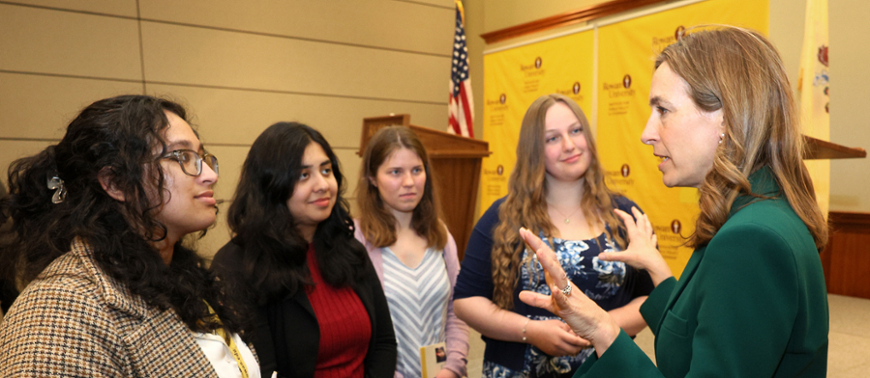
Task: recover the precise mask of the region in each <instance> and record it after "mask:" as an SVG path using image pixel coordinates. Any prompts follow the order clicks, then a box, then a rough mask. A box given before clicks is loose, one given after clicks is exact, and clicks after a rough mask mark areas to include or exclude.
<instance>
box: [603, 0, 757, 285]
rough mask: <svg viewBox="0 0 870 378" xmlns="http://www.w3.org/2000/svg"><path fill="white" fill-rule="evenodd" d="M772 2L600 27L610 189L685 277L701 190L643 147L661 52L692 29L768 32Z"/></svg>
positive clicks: (717, 5) (706, 6) (699, 6)
mask: <svg viewBox="0 0 870 378" xmlns="http://www.w3.org/2000/svg"><path fill="white" fill-rule="evenodd" d="M768 14H769V3H768V1H759V0H709V1H705V2H700V3H695V4H691V5H686V6H683V7H679V8H674V9H671V10H668V11H665V12H660V13H655V14H651V15H648V16H644V17H638V18H634V19H631V20H628V21H624V22H620V23H616V24H612V25H608V26H604V27H601V28H600V29H599V30H598V41H599V55H598V59H599V62H600V63H599V71H598V127H597V134H598V135H597V141H598V151H599V152H598V153H599V157H600V159H601V162H602V165H603V166H604V169H605V171H606V177H607V179H608V180H607V181H608V186H610V187H611V188H612V189H614V190H616V191H618V192H620V193H623V194H624V195H625V196H627V197H628V198H630V199H632V200H634V201H635V202H636V203H637V204H638V205H639V206H640V207H641V208H643V210H644V211H645V212H646V213H647V214H649V217H650V221H652V223H653V226H654V227H655V231H656V234H657V236H658V241H659V250H660V251H661V253H662V256H663V257H664V258H665V260H666V261H667V262H668V264H669V265H670V267H671V270H672V271H673V272H674V275H675V276H676V277H679V276H680V274H681V273H682V271H683V268H684V267H685V265H686V262H687V261H688V259H689V257H690V256H691V253H692V250H691V249H690V248H688V247H685V246H683V243H684V242H685V237H687V236H689V235H691V234H692V232H694V227H695V220H696V219H697V215H698V192H697V189H694V188H667V187H665V186H664V184H663V183H662V174H661V172H659V171H658V168H657V166H658V163H659V162H660V161H659V160H658V159H657V158H656V157H655V156H653V151H652V148H651V147H648V146H644V145H643V144H641V141H640V135H641V133H642V132H643V129H644V126H645V125H646V122H647V119H648V118H649V115H650V107H649V90H650V82H651V80H652V74H653V71H654V62H655V58H656V55H657V54H658V53H659V52H661V50H662V49H664V48H665V47H666V46H668V45H670V44H672V43H674V42H676V41H677V39H679V38H681V37H682V36H683V35H684V34H685V32H686V29H687V28H690V27H692V26H695V25H702V24H728V25H736V26H743V27H748V28H752V29H755V30H759V31H761V32H762V33H765V34H766V33H767V30H768V20H769V16H768Z"/></svg>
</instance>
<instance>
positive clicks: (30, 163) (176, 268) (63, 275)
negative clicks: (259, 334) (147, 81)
mask: <svg viewBox="0 0 870 378" xmlns="http://www.w3.org/2000/svg"><path fill="white" fill-rule="evenodd" d="M186 118H187V117H186V112H185V109H184V108H183V107H182V106H181V105H178V104H176V103H174V102H171V101H167V100H163V99H158V98H154V97H150V96H119V97H114V98H109V99H104V100H100V101H97V102H95V103H93V104H91V105H89V106H88V107H86V108H85V109H84V110H82V111H81V113H80V114H79V115H78V116H77V117H76V118H75V119H74V120H73V121H72V122H71V123H70V124H69V126H68V127H67V130H66V134H65V135H64V137H63V139H62V140H61V141H60V142H59V143H58V144H56V145H53V146H50V147H48V148H46V149H45V150H43V151H42V152H40V153H39V154H37V155H34V156H31V157H26V158H23V159H20V160H17V161H15V162H14V163H13V164H12V166H11V167H10V169H9V177H8V183H9V195H8V196H7V197H5V198H4V199H3V200H2V201H0V215H2V216H3V217H6V216H11V218H12V227H11V228H10V229H9V230H6V231H3V235H0V240H4V241H6V242H5V243H4V245H3V246H2V247H0V261H3V262H4V263H3V265H2V266H0V276H2V277H4V278H6V279H7V280H10V281H11V282H20V283H23V284H26V288H24V290H23V291H22V292H21V295H20V296H19V297H18V299H17V300H16V301H15V303H14V304H13V305H12V307H11V308H10V310H9V313H8V314H7V315H6V318H5V320H4V322H3V323H2V324H0V351H2V353H0V376H3V377H8V376H16V377H20V376H74V377H86V376H104V377H121V376H125V377H170V376H174V377H178V376H185V377H220V378H228V377H233V378H235V377H243V378H255V377H260V368H259V364H258V362H257V360H256V358H255V357H254V355H253V353H252V352H251V349H250V348H249V347H248V346H247V345H246V344H245V343H244V342H243V341H242V339H241V338H240V337H239V331H240V330H241V329H242V325H243V319H242V318H241V317H240V316H239V315H238V312H237V311H236V308H235V307H234V306H233V302H232V300H231V299H230V298H227V297H226V296H225V295H224V294H223V293H224V291H225V290H224V288H222V287H221V282H220V281H218V280H216V279H215V278H214V276H213V275H212V274H211V273H210V272H209V271H207V270H205V269H203V268H202V261H201V259H200V258H199V257H197V255H196V253H194V251H192V250H190V249H188V248H186V247H184V246H183V241H184V239H185V238H186V237H187V235H189V234H193V233H200V234H201V235H202V234H203V233H204V232H205V230H206V228H208V227H209V226H211V225H212V223H214V221H215V217H216V207H215V204H216V201H215V198H214V192H213V191H212V187H213V186H214V184H215V183H216V182H217V179H218V172H217V171H218V164H217V163H218V161H217V158H216V157H214V156H213V155H211V154H209V153H208V152H207V151H206V150H205V148H204V146H203V144H202V142H200V140H199V137H198V136H197V134H196V132H195V131H194V130H193V129H192V128H191V126H190V125H189V124H188V123H187V121H186ZM203 162H205V164H203Z"/></svg>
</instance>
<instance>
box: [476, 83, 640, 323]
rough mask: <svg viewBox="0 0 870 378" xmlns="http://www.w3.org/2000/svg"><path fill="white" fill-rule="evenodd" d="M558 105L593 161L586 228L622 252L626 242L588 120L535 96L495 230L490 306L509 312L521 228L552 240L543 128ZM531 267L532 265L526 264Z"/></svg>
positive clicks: (584, 204)
mask: <svg viewBox="0 0 870 378" xmlns="http://www.w3.org/2000/svg"><path fill="white" fill-rule="evenodd" d="M556 103H563V104H565V105H567V106H568V108H570V109H571V110H572V111H573V112H574V115H576V116H577V119H578V120H579V121H580V125H581V126H582V127H583V135H584V136H585V137H586V143H587V146H588V152H589V153H590V154H591V156H592V161H591V163H590V164H589V168H588V169H587V170H586V173H585V175H584V178H585V180H584V184H583V197H582V198H581V201H580V205H581V208H582V209H583V214H584V215H585V216H586V220H587V222H588V223H589V227H590V228H596V227H599V226H602V225H607V227H609V228H610V230H611V235H607V238H608V240H610V238H611V237H612V238H613V239H614V241H615V242H616V244H617V245H619V247H620V248H625V244H626V241H625V239H624V238H623V237H622V236H621V235H620V232H619V231H618V230H621V229H623V228H624V226H623V225H622V223H621V222H620V221H619V220H618V219H617V218H616V216H615V215H614V214H613V211H612V209H613V197H614V196H615V195H616V194H615V193H614V192H612V191H611V190H610V189H608V188H607V185H606V184H605V183H604V169H603V168H602V167H601V163H600V162H599V161H598V151H597V148H596V146H595V139H594V138H593V136H592V130H591V128H590V127H589V121H588V120H587V119H586V115H585V114H584V113H583V110H581V109H580V106H578V105H577V103H575V102H574V101H573V100H571V99H570V98H568V97H565V96H563V95H560V94H549V95H544V96H541V97H539V98H538V99H537V100H535V102H533V103H532V105H531V106H529V109H528V110H527V111H526V115H525V116H524V117H523V124H522V128H521V129H520V138H519V144H517V156H522V157H523V158H522V159H517V163H516V166H515V167H514V170H513V173H511V177H510V181H509V182H508V195H507V198H506V199H505V201H504V202H503V203H502V204H501V206H500V207H499V223H498V226H496V227H495V229H494V231H493V246H492V256H491V259H492V281H493V286H494V288H493V300H492V301H493V303H495V304H496V305H498V306H499V307H501V308H503V309H511V308H512V307H513V300H514V299H513V293H514V290H515V289H516V285H517V282H518V272H519V268H520V265H521V264H522V263H523V262H522V261H521V258H520V257H521V256H522V252H523V249H524V244H523V242H522V240H521V239H520V235H519V229H520V227H526V228H527V229H529V230H530V231H532V232H534V233H536V234H537V233H540V232H543V233H544V234H545V235H552V234H553V232H554V231H555V230H556V227H555V226H554V225H553V223H552V222H551V221H550V216H549V215H548V214H547V182H546V181H547V180H546V178H545V175H546V167H545V165H544V164H545V163H544V161H545V158H544V131H545V130H544V129H545V120H546V116H547V111H548V110H549V109H550V107H552V106H553V105H555V104H556ZM530 265H531V264H530Z"/></svg>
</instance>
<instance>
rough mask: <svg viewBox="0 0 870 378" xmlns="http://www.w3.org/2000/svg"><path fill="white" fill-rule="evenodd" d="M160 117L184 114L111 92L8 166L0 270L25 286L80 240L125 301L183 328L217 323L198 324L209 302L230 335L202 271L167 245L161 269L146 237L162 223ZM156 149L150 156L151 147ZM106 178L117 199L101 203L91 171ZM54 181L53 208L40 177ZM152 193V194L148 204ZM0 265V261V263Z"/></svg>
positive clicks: (160, 230) (167, 104)
mask: <svg viewBox="0 0 870 378" xmlns="http://www.w3.org/2000/svg"><path fill="white" fill-rule="evenodd" d="M165 112H172V113H174V114H176V115H178V116H179V117H180V118H182V119H185V120H186V118H187V114H186V112H185V110H184V108H183V107H182V106H181V105H179V104H177V103H174V102H172V101H168V100H164V99H159V98H154V97H150V96H138V95H130V96H119V97H113V98H108V99H104V100H100V101H97V102H95V103H93V104H91V105H89V106H88V107H86V108H85V109H84V110H82V111H81V113H80V114H79V115H78V116H77V117H76V118H75V119H74V120H73V121H72V122H71V123H70V124H69V126H68V127H67V130H66V134H65V135H64V137H63V139H62V140H61V141H60V142H59V143H58V144H57V145H53V146H50V147H48V148H46V149H45V150H43V151H42V152H40V153H39V154H36V155H34V156H31V157H26V158H23V159H19V160H17V161H15V162H13V163H12V165H11V166H10V167H9V176H8V183H9V195H8V196H7V197H5V198H4V199H3V200H2V201H0V217H2V218H5V217H11V219H12V227H11V229H9V230H7V231H4V233H5V235H2V237H0V240H5V241H6V242H5V243H4V244H5V245H3V246H2V248H0V261H4V264H2V266H0V274H2V276H3V277H6V278H7V279H9V280H11V281H13V282H20V283H24V284H26V283H28V282H30V281H32V280H33V279H35V278H36V276H37V275H38V274H39V273H40V272H42V270H43V269H45V267H46V266H48V265H49V264H50V263H51V262H52V261H54V260H55V259H56V258H58V257H59V256H61V255H63V254H64V253H66V252H67V251H69V250H70V245H71V243H72V242H73V240H74V239H75V238H80V240H82V241H84V242H85V243H86V244H87V245H88V246H89V248H90V250H91V251H92V252H93V259H94V260H95V261H96V263H97V265H98V266H99V267H100V268H101V269H102V271H103V272H104V273H105V274H106V275H108V276H109V277H111V278H112V279H114V280H116V281H118V282H120V283H121V284H123V285H124V287H126V288H127V289H129V290H130V292H131V293H132V294H133V295H136V296H139V297H141V298H142V299H143V300H144V301H145V302H146V303H147V304H148V305H150V306H153V307H156V308H158V309H160V310H167V309H173V310H175V312H176V313H178V315H179V316H180V317H181V319H182V321H184V323H185V324H186V325H187V326H188V327H189V328H190V329H192V330H195V331H207V330H209V329H213V328H215V327H216V326H217V325H216V324H215V323H213V322H210V321H209V320H208V309H207V307H206V305H205V302H204V301H203V300H206V301H208V302H209V303H210V304H212V305H213V306H215V309H216V311H218V314H219V315H220V316H221V318H222V320H223V323H224V325H225V326H226V327H227V328H229V329H230V330H232V331H236V330H238V329H239V327H238V324H237V322H236V321H235V318H234V317H233V316H232V315H231V314H229V313H225V311H223V308H222V306H219V304H221V303H224V304H226V301H225V300H224V298H222V297H221V289H220V288H219V287H218V283H217V282H216V281H215V280H214V278H213V277H212V275H211V274H210V273H209V272H208V271H207V270H205V269H203V268H202V267H201V263H202V262H201V260H200V258H199V257H198V256H197V255H196V254H195V253H194V252H193V251H191V250H190V249H188V248H185V247H183V246H182V241H179V242H178V243H176V245H175V251H174V253H173V258H172V262H171V264H170V265H169V266H167V265H166V264H165V263H164V262H163V260H162V258H161V257H160V254H159V253H158V251H157V249H156V248H155V247H154V246H153V242H154V241H158V240H162V239H163V238H164V237H165V234H166V227H165V226H164V225H162V224H161V223H160V222H159V221H157V220H156V219H155V218H154V215H155V212H156V211H157V209H158V208H159V206H160V204H162V203H164V202H165V201H164V199H165V198H164V197H165V195H167V194H166V193H165V192H166V191H165V190H154V188H164V172H163V169H162V168H161V165H160V164H159V163H158V158H157V157H158V156H163V155H164V154H165V153H166V147H167V146H166V141H165V140H164V137H163V134H164V132H165V130H166V129H167V128H168V126H169V121H168V119H167V117H166V113H165ZM158 146H160V147H162V149H161V151H160V152H159V153H156V154H155V150H156V149H157V147H158ZM101 171H103V172H104V173H105V172H108V173H109V177H110V181H111V185H112V186H113V187H115V188H116V189H117V190H119V191H121V192H122V193H123V194H124V198H126V199H127V200H126V201H123V202H119V201H116V200H114V199H113V198H112V197H110V196H109V195H108V194H107V193H106V191H105V190H104V189H103V187H102V186H101V184H100V182H99V179H98V175H99V174H100V172H101ZM53 176H57V177H59V178H60V179H61V180H63V184H64V187H65V189H66V192H67V195H66V198H65V199H64V200H63V201H62V202H60V203H57V204H55V203H53V201H52V196H53V195H54V193H55V190H52V189H49V188H48V187H47V185H46V183H47V180H48V178H50V177H53ZM153 197H157V198H153ZM6 262H8V263H6Z"/></svg>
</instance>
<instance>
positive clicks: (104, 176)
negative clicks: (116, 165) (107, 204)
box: [97, 167, 126, 202]
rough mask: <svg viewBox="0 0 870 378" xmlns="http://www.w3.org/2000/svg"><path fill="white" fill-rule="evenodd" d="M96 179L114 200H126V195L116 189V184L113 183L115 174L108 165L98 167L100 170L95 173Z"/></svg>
mask: <svg viewBox="0 0 870 378" xmlns="http://www.w3.org/2000/svg"><path fill="white" fill-rule="evenodd" d="M97 179H98V180H100V186H102V187H103V190H105V191H106V194H108V195H109V197H112V198H114V199H115V201H120V202H124V201H125V200H126V196H125V195H124V192H122V191H121V190H120V189H118V186H117V185H115V180H114V179H115V175H114V174H113V172H112V169H111V168H109V167H103V169H100V172H99V173H97Z"/></svg>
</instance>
